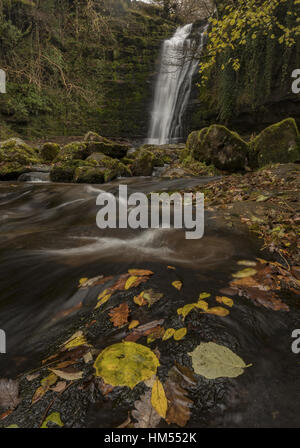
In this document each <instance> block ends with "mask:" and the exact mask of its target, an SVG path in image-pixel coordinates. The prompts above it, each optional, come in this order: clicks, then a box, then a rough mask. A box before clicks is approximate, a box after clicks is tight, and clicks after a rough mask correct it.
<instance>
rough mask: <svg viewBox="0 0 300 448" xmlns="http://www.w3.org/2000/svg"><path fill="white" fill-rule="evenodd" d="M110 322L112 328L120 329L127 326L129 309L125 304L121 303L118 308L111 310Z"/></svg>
mask: <svg viewBox="0 0 300 448" xmlns="http://www.w3.org/2000/svg"><path fill="white" fill-rule="evenodd" d="M109 315H110V321H111V322H112V323H113V324H114V327H121V326H122V325H125V324H127V322H128V316H129V308H128V304H127V303H122V304H121V305H120V306H118V307H116V308H114V309H112V310H111V311H110V312H109Z"/></svg>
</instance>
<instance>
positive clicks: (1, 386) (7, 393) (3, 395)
mask: <svg viewBox="0 0 300 448" xmlns="http://www.w3.org/2000/svg"><path fill="white" fill-rule="evenodd" d="M20 401H21V400H20V398H19V381H18V380H9V379H7V378H1V379H0V408H4V409H5V410H6V409H14V408H16V407H17V406H18V404H19V403H20Z"/></svg>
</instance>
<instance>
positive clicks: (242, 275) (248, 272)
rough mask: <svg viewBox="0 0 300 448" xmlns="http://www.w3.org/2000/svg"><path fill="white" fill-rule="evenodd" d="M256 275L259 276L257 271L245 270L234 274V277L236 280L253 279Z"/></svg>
mask: <svg viewBox="0 0 300 448" xmlns="http://www.w3.org/2000/svg"><path fill="white" fill-rule="evenodd" d="M255 274H257V271H256V269H253V268H246V269H243V270H242V271H238V272H236V273H235V274H232V277H234V278H246V277H252V276H253V275H255Z"/></svg>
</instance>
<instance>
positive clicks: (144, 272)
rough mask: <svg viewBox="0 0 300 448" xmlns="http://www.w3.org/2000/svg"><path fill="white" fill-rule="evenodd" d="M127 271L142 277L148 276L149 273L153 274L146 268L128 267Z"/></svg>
mask: <svg viewBox="0 0 300 448" xmlns="http://www.w3.org/2000/svg"><path fill="white" fill-rule="evenodd" d="M128 272H129V274H130V275H134V276H142V277H145V276H150V275H153V274H154V272H152V271H148V270H146V269H128Z"/></svg>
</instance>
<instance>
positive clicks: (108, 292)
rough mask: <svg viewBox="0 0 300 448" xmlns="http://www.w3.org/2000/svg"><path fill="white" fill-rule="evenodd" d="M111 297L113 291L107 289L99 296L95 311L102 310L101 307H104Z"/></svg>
mask: <svg viewBox="0 0 300 448" xmlns="http://www.w3.org/2000/svg"><path fill="white" fill-rule="evenodd" d="M111 296H112V293H111V290H110V289H105V290H104V291H103V292H102V293H101V294H99V296H98V298H97V305H96V306H95V309H96V310H97V309H98V308H100V306H102V305H104V303H106V302H108V300H109V299H110V298H111Z"/></svg>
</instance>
